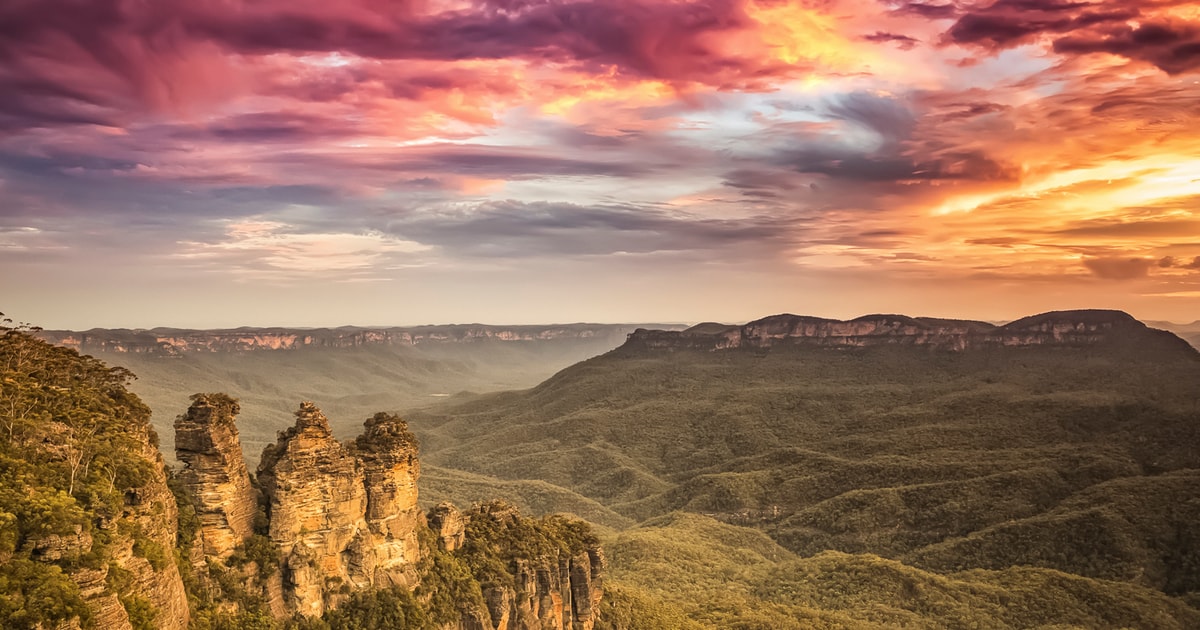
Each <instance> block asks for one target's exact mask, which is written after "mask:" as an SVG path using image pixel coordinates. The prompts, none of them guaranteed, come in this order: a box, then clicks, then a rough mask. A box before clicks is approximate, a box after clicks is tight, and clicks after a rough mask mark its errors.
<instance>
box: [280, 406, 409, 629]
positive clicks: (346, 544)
mask: <svg viewBox="0 0 1200 630" xmlns="http://www.w3.org/2000/svg"><path fill="white" fill-rule="evenodd" d="M360 443H361V444H362V445H363V452H362V453H361V457H360V454H359V453H356V452H354V451H352V450H351V449H349V448H347V447H346V446H344V445H343V444H341V443H340V442H338V441H337V440H336V439H334V437H333V434H332V433H331V432H330V430H329V421H328V420H327V419H326V418H325V416H324V414H322V413H321V411H320V410H319V409H317V408H316V406H315V405H313V404H312V403H310V402H305V403H302V404H301V405H300V410H299V411H298V412H297V413H296V424H295V426H293V427H292V428H290V429H288V430H287V431H285V432H283V433H281V434H280V436H279V441H278V442H277V443H276V444H274V445H272V446H268V447H267V448H266V449H265V450H264V451H263V458H262V463H261V464H259V467H258V479H259V482H260V484H261V486H262V491H263V494H264V495H265V497H266V500H267V512H268V518H269V523H270V526H269V528H270V529H269V537H270V539H271V541H272V542H273V543H274V544H276V545H277V546H278V547H279V550H280V558H281V560H280V565H281V572H282V576H281V577H282V592H283V599H284V604H285V606H286V609H287V611H288V612H289V613H294V612H299V613H301V614H303V615H306V616H317V615H320V614H322V613H323V612H324V611H325V610H326V609H327V608H329V607H331V606H335V605H336V604H337V603H338V601H339V600H340V598H341V597H343V596H344V595H345V593H347V592H348V591H349V589H350V588H363V587H368V586H376V585H379V586H382V585H388V584H401V585H405V586H409V587H411V586H414V585H415V582H416V570H415V563H416V562H417V560H419V559H420V551H419V547H418V545H417V532H418V531H419V529H420V528H421V527H424V526H425V521H424V516H423V515H422V513H421V512H420V510H419V509H418V508H417V507H416V501H417V489H416V481H417V476H418V474H419V469H418V465H417V461H416V442H415V440H414V439H413V438H412V435H411V434H409V433H408V430H407V427H406V426H405V425H404V423H403V422H402V421H401V420H399V419H398V418H395V417H393V416H387V415H382V414H381V415H377V416H375V417H374V418H372V419H371V420H368V421H367V433H366V434H365V435H364V436H363V438H362V439H361V440H360Z"/></svg>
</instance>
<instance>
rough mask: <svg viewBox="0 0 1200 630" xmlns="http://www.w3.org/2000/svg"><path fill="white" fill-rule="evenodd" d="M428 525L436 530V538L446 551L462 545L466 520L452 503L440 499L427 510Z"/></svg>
mask: <svg viewBox="0 0 1200 630" xmlns="http://www.w3.org/2000/svg"><path fill="white" fill-rule="evenodd" d="M429 526H430V527H432V528H433V531H435V532H437V535H438V540H439V541H441V543H442V548H443V549H445V550H446V551H454V550H456V549H459V548H461V547H462V546H463V540H464V535H465V533H464V529H465V528H466V520H465V519H464V518H463V515H462V512H459V511H458V508H456V507H454V504H453V503H450V502H448V501H442V502H441V503H439V504H437V505H435V506H434V507H433V509H432V510H430V511H429Z"/></svg>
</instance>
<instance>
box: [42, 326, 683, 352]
mask: <svg viewBox="0 0 1200 630" xmlns="http://www.w3.org/2000/svg"><path fill="white" fill-rule="evenodd" d="M640 326H645V325H644V324H642V325H630V324H564V325H548V326H490V325H485V324H447V325H431V326H411V327H388V328H364V327H359V326H342V327H339V328H275V327H272V328H251V327H243V328H232V329H217V330H192V329H182V328H151V329H126V328H93V329H91V330H86V331H81V332H80V331H71V330H44V331H41V332H40V333H38V336H39V337H41V338H42V339H44V340H46V341H49V342H51V343H55V344H58V345H62V346H67V347H69V348H74V349H76V350H79V351H81V352H85V353H86V352H106V353H128V354H149V355H159V356H179V355H183V354H187V353H194V352H253V351H262V350H299V349H315V348H322V349H346V348H361V347H365V346H417V345H428V344H441V343H472V342H479V341H510V342H533V341H562V340H602V341H603V342H604V343H608V341H609V340H612V339H623V338H624V336H625V335H626V334H628V333H629V332H631V331H632V330H634V329H636V328H638V327H640ZM653 326H655V327H664V328H668V329H670V328H672V326H671V325H662V324H656V325H653Z"/></svg>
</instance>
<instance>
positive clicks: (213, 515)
mask: <svg viewBox="0 0 1200 630" xmlns="http://www.w3.org/2000/svg"><path fill="white" fill-rule="evenodd" d="M237 413H238V404H237V401H235V400H233V399H232V398H229V397H228V396H225V395H224V394H196V395H195V396H192V405H191V407H189V408H188V410H187V413H185V414H184V415H182V416H179V418H177V419H176V420H175V456H176V457H177V458H178V459H179V461H180V462H181V463H182V464H183V469H182V470H181V471H180V473H179V477H180V481H181V482H182V483H183V485H184V487H185V488H186V489H187V490H188V492H189V493H190V494H191V496H192V497H193V502H194V506H195V508H196V516H197V518H198V519H199V521H200V531H199V537H200V540H201V542H202V549H203V551H204V555H205V556H208V557H213V558H218V559H224V558H227V557H229V555H230V554H231V553H233V551H234V549H236V548H237V546H238V545H241V544H242V543H244V542H245V541H246V540H247V539H249V538H250V536H251V535H253V534H254V515H255V511H256V509H257V506H258V499H257V496H256V492H255V490H254V488H253V486H251V485H250V475H249V473H248V472H247V470H246V463H245V460H244V458H243V457H242V444H241V442H240V441H239V439H238V430H237V426H236V425H235V423H234V422H235V420H236V417H237Z"/></svg>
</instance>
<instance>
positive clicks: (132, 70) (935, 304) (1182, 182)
mask: <svg viewBox="0 0 1200 630" xmlns="http://www.w3.org/2000/svg"><path fill="white" fill-rule="evenodd" d="M1065 308H1117V309H1122V310H1126V311H1128V312H1130V313H1132V314H1134V315H1135V316H1137V317H1141V318H1143V319H1166V320H1174V321H1178V322H1190V321H1193V320H1197V319H1200V1H1180V0H1080V1H1075V0H981V1H975V0H928V1H927V2H910V1H905V0H793V1H790V2H786V1H780V0H692V1H686V0H682V1H674V0H562V1H559V0H551V1H544V0H462V1H457V0H448V1H442V0H345V1H342V2H328V1H327V0H186V1H184V0H157V1H149V0H6V1H5V2H3V3H0V311H3V312H5V313H7V314H8V315H9V316H10V317H13V318H16V319H19V320H23V321H29V322H32V323H35V324H39V325H42V326H46V327H50V328H75V329H84V328H90V327H93V326H105V327H150V326H157V325H171V326H186V327H200V328H209V327H225V326H239V325H280V326H326V325H342V324H359V325H409V324H421V323H452V322H457V323H465V322H486V323H499V324H503V323H510V324H511V323H551V322H570V321H591V322H697V321H705V320H716V321H725V322H741V321H747V320H750V319H755V318H758V317H761V316H765V315H769V314H773V313H780V312H791V313H798V314H807V315H819V316H826V317H841V318H848V317H854V316H858V315H862V314H865V313H876V312H884V313H904V314H910V315H926V316H945V317H971V318H979V319H989V320H1007V319H1015V318H1017V317H1020V316H1022V315H1027V314H1032V313H1037V312H1043V311H1048V310H1055V309H1065Z"/></svg>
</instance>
